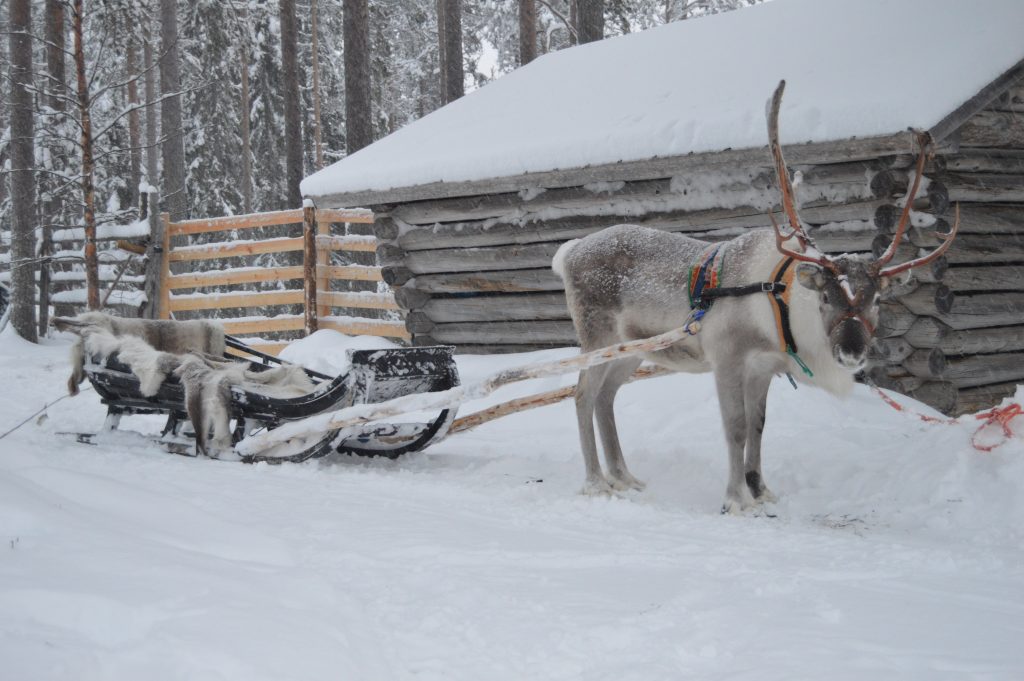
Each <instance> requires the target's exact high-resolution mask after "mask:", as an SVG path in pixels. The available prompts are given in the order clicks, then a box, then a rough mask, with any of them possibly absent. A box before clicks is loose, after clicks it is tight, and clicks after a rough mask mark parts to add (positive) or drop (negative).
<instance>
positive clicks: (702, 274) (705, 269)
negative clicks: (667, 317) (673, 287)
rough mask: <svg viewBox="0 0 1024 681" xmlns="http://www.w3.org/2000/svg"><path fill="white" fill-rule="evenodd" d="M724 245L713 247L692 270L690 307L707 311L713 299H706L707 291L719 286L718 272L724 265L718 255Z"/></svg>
mask: <svg viewBox="0 0 1024 681" xmlns="http://www.w3.org/2000/svg"><path fill="white" fill-rule="evenodd" d="M721 248H722V245H721V244H716V245H715V246H712V247H711V248H709V249H708V250H707V251H705V252H704V255H703V256H701V261H700V265H697V266H695V267H691V268H690V307H692V308H697V309H700V310H704V311H707V309H708V308H710V307H711V303H712V301H713V298H711V297H705V296H704V291H705V289H712V288H715V287H716V286H718V270H719V269H720V268H721V266H722V263H721V260H720V259H719V258H718V253H719V251H720V250H721Z"/></svg>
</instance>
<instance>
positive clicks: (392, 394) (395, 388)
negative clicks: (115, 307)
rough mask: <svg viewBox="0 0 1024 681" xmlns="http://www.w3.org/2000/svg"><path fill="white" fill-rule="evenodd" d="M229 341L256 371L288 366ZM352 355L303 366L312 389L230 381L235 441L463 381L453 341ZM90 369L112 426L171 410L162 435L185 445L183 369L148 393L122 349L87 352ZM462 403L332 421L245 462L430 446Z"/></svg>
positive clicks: (173, 445) (175, 445) (390, 453)
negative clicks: (280, 390) (421, 417)
mask: <svg viewBox="0 0 1024 681" xmlns="http://www.w3.org/2000/svg"><path fill="white" fill-rule="evenodd" d="M225 345H226V347H227V348H228V350H229V351H231V352H232V353H233V354H234V355H236V356H234V357H232V356H231V354H227V353H226V354H225V358H226V359H227V360H230V361H234V362H237V361H238V355H241V356H243V357H244V360H243V361H244V362H245V364H246V367H245V368H246V369H247V370H248V371H249V372H256V373H260V372H266V371H269V370H272V369H274V368H280V367H281V366H282V362H281V361H280V360H279V359H277V358H276V357H273V356H271V355H267V354H265V353H262V352H259V351H257V350H255V349H253V348H250V347H248V346H246V345H245V344H244V343H241V342H240V341H239V340H237V339H235V338H232V337H230V336H227V337H225ZM349 355H350V359H351V366H350V369H349V370H348V371H347V372H345V373H344V374H342V375H340V376H337V377H334V378H332V377H330V376H326V375H324V374H321V373H318V372H315V371H310V370H303V371H304V373H305V374H306V376H308V377H309V378H310V379H311V380H312V381H313V383H314V384H315V389H314V390H312V391H311V392H309V393H307V394H302V395H298V396H293V397H281V396H274V395H273V394H268V392H267V391H263V390H259V389H257V388H254V387H252V386H250V385H249V384H248V383H246V384H242V385H230V386H228V387H227V389H228V390H229V391H230V396H229V400H228V406H227V410H228V414H229V417H230V420H231V423H232V424H233V425H232V426H231V428H232V432H231V445H232V446H234V445H237V444H238V443H239V442H241V441H242V440H244V439H245V438H247V437H249V436H251V435H254V434H259V433H265V432H267V431H269V430H272V429H274V428H277V427H279V426H280V425H282V424H283V423H287V422H291V421H298V420H301V419H305V418H308V417H310V416H314V415H316V414H319V413H321V412H324V411H330V410H336V409H340V408H344V407H349V406H353V405H359V404H374V403H378V402H384V401H387V400H391V399H394V398H396V397H402V396H405V395H413V394H418V393H424V392H435V391H442V390H448V389H450V388H452V387H454V386H457V385H458V384H459V378H458V372H457V370H456V368H455V363H454V361H453V359H452V348H450V347H446V346H438V347H422V348H397V349H388V350H355V351H349ZM218 359H219V358H218ZM83 369H84V373H85V377H86V378H87V379H88V380H89V382H90V383H91V384H92V385H93V387H94V389H95V390H96V392H97V393H98V394H99V396H100V398H101V399H102V401H103V403H104V404H106V405H107V421H106V428H108V429H115V428H117V426H118V423H119V421H120V419H121V417H122V416H124V415H130V414H167V423H166V425H165V426H164V429H163V433H162V436H161V437H162V440H163V441H164V444H166V445H168V446H169V448H170V449H172V450H173V451H176V452H177V453H181V449H182V447H181V443H182V442H183V441H186V440H184V438H185V437H187V436H188V429H187V428H185V427H184V426H186V424H188V423H189V415H188V413H187V405H186V390H185V386H184V385H183V383H182V381H181V380H180V379H179V378H178V377H176V376H175V375H174V374H173V373H169V374H168V375H167V376H166V378H164V379H163V381H162V382H161V383H160V385H159V388H158V389H157V391H156V393H155V394H153V395H150V396H146V395H144V394H143V392H142V390H141V389H140V379H139V378H138V376H136V374H135V373H134V372H133V371H132V369H131V368H130V367H129V366H128V365H127V364H125V363H124V362H122V361H121V358H120V357H119V356H118V354H117V353H116V352H115V353H111V354H108V355H106V356H102V355H95V354H89V353H86V357H85V362H84V365H83ZM455 411H456V410H455V409H454V408H451V409H442V410H440V412H439V413H438V414H437V416H436V417H434V418H433V419H432V420H429V421H426V422H406V421H403V422H400V423H380V422H374V423H365V424H360V425H356V426H354V427H347V428H339V429H331V430H327V431H325V432H321V433H318V434H317V436H316V437H314V438H310V439H308V440H306V441H304V442H303V443H301V445H300V446H294V445H293V446H292V447H291V448H275V449H273V451H272V452H262V451H256V452H251V451H250V453H247V454H245V455H243V456H241V459H242V460H243V461H246V462H256V461H275V462H277V461H304V460H306V459H310V458H316V457H320V456H324V455H327V454H330V453H333V452H339V453H352V454H359V455H364V456H385V457H390V458H394V457H397V456H400V455H402V454H405V453H407V452H413V451H418V450H420V449H423V448H424V447H426V446H427V445H429V444H430V443H432V442H434V441H436V440H438V439H440V438H442V437H444V435H445V434H446V433H447V431H448V428H449V426H450V425H451V423H452V421H453V420H454V418H455Z"/></svg>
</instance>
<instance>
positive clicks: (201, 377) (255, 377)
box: [174, 355, 316, 455]
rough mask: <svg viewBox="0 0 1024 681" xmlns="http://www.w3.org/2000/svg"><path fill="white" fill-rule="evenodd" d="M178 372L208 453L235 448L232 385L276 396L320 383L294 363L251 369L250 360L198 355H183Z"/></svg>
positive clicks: (198, 437)
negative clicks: (221, 360)
mask: <svg viewBox="0 0 1024 681" xmlns="http://www.w3.org/2000/svg"><path fill="white" fill-rule="evenodd" d="M179 359H180V361H179V363H178V366H177V367H175V369H174V374H175V375H176V376H177V377H178V378H179V380H180V381H181V383H182V385H184V386H185V410H186V411H187V412H188V417H189V420H190V421H191V422H192V428H193V430H194V431H195V434H196V447H197V449H198V450H199V451H200V452H201V453H203V454H207V455H216V453H218V452H222V451H226V450H228V449H231V430H230V424H229V421H230V418H231V410H230V405H231V388H232V386H239V387H242V388H244V389H245V390H247V391H249V392H255V393H261V394H264V395H271V396H274V397H298V396H299V395H306V394H308V393H311V392H313V391H314V390H315V389H316V384H314V383H313V381H312V379H310V378H309V376H308V375H307V374H306V372H305V371H303V370H302V367H299V366H296V365H294V364H284V365H281V366H279V367H274V368H273V369H267V370H265V371H251V370H250V369H249V368H248V362H224V363H214V362H210V361H209V360H208V359H206V358H204V357H199V356H197V355H183V356H181V357H180V358H179Z"/></svg>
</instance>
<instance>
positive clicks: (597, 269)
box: [553, 81, 960, 514]
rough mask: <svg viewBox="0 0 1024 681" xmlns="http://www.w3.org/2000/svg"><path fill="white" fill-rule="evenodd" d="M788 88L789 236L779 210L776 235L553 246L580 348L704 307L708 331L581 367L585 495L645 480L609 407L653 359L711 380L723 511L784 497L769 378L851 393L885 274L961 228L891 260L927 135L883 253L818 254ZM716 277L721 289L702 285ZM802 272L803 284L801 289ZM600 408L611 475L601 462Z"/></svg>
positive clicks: (636, 231)
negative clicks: (799, 188)
mask: <svg viewBox="0 0 1024 681" xmlns="http://www.w3.org/2000/svg"><path fill="white" fill-rule="evenodd" d="M784 88H785V81H782V82H780V83H779V85H778V87H777V89H776V90H775V93H774V95H773V96H772V98H771V100H770V102H769V109H768V115H767V118H768V138H769V148H770V150H771V156H772V160H773V165H774V167H775V173H776V176H777V179H778V184H779V190H780V193H781V199H782V201H781V203H782V207H783V209H784V211H785V213H786V216H787V217H788V219H789V230H788V231H784V229H783V228H781V227H780V226H779V224H778V223H777V222H776V221H775V217H774V216H773V215H772V214H771V213H769V217H770V218H771V222H772V226H773V230H767V229H765V230H757V231H751V232H748V233H746V234H743V235H742V236H739V237H737V238H735V239H732V240H730V241H726V242H724V243H722V244H713V243H709V242H706V241H700V240H697V239H692V238H689V237H686V236H682V235H679V234H673V233H668V232H663V231H660V230H656V229H650V228H647V227H641V226H637V225H618V226H615V227H609V228H608V229H605V230H602V231H600V232H596V233H594V234H591V235H589V236H587V237H584V238H583V239H576V240H573V241H570V242H568V243H566V244H565V245H563V246H562V247H561V248H560V249H559V250H558V252H557V253H556V254H555V257H554V261H553V268H554V270H555V272H556V273H557V274H558V275H559V276H560V277H561V278H562V279H563V281H564V282H565V293H566V299H567V302H568V305H569V311H570V314H571V316H572V320H573V324H574V325H575V327H576V332H577V334H578V336H579V340H580V345H581V348H582V351H583V352H587V351H590V350H594V349H596V348H600V347H604V346H607V345H612V344H614V343H621V342H626V341H630V340H636V339H640V338H646V337H649V336H654V335H656V334H660V333H663V332H666V331H669V330H672V329H675V328H679V327H680V326H682V325H683V324H684V323H690V322H691V321H692V320H693V319H694V318H695V317H699V316H700V315H701V314H702V313H703V312H704V311H706V312H707V315H706V316H705V317H703V319H702V320H701V322H700V326H699V328H700V330H699V332H698V333H696V334H694V335H692V336H690V337H688V338H687V339H686V340H683V341H680V342H678V343H676V344H674V345H672V346H670V347H668V348H666V349H664V350H660V351H657V352H652V353H647V354H642V355H639V356H633V357H627V358H624V359H619V360H616V361H613V362H610V363H607V364H603V365H599V366H595V367H592V368H589V369H586V370H584V371H582V372H581V373H580V379H579V383H578V386H577V388H576V394H575V397H576V416H577V421H578V425H579V434H580V444H581V446H582V449H583V461H584V464H585V467H586V480H585V483H584V488H583V493H585V494H608V493H611V492H612V490H629V489H636V490H641V489H643V487H644V484H643V483H642V482H640V481H639V480H637V479H636V478H635V477H633V475H632V474H631V473H630V472H629V469H628V468H627V467H626V462H625V460H624V459H623V456H622V448H621V446H620V444H619V437H618V432H617V428H616V425H615V414H614V409H613V405H614V401H615V395H616V393H617V392H618V390H619V388H620V387H621V386H622V384H623V383H624V382H625V381H626V380H627V379H628V378H629V377H630V375H632V374H633V372H634V371H635V370H636V369H637V367H639V366H640V364H641V362H642V360H644V359H646V360H648V361H650V362H653V363H655V364H657V365H660V366H663V367H666V368H668V369H671V370H674V371H680V372H689V373H703V372H708V371H710V372H713V373H714V375H715V385H716V388H717V392H718V401H719V406H720V409H721V414H722V423H723V426H724V428H725V435H726V442H727V446H728V450H729V482H728V485H727V486H726V492H725V502H724V504H723V507H722V512H723V513H731V514H739V513H741V512H743V511H744V510H747V509H750V508H752V507H754V506H755V505H757V504H760V503H761V502H764V501H775V500H776V497H775V495H774V494H772V492H771V491H770V490H769V489H768V487H767V486H766V485H765V482H764V478H763V476H762V474H761V435H762V432H763V430H764V422H765V403H766V400H767V396H768V387H769V384H770V383H771V380H772V377H773V376H775V375H777V374H783V373H788V374H790V376H795V377H796V378H797V379H798V380H800V381H802V382H804V383H808V384H811V385H815V386H818V387H820V388H823V389H825V390H827V391H828V392H830V393H833V394H836V395H840V396H841V395H844V394H846V393H848V392H849V391H850V390H851V389H852V386H853V375H854V374H855V373H856V372H857V371H859V370H860V369H861V368H863V366H864V364H865V359H866V355H867V352H868V347H869V346H870V345H871V342H872V338H873V336H874V332H875V327H876V325H877V323H878V309H879V308H878V301H879V297H880V294H881V293H882V291H883V290H884V289H885V288H886V286H887V285H888V283H889V280H890V278H892V277H893V276H895V275H897V274H899V273H901V272H905V271H907V270H909V269H911V268H914V267H918V266H921V265H924V264H926V263H928V262H930V261H932V260H934V259H936V258H938V257H939V256H940V255H942V254H943V253H944V252H945V251H946V250H947V249H948V248H949V246H950V244H951V243H952V242H953V239H954V237H955V236H956V233H957V229H958V228H959V224H960V215H959V207H958V208H957V211H956V219H955V221H954V224H953V227H952V229H951V230H950V231H949V233H948V234H940V235H938V236H940V237H942V238H943V241H942V243H941V244H940V245H939V247H938V248H936V249H935V250H934V251H932V252H931V253H930V254H927V255H924V256H922V257H919V258H916V259H913V260H910V261H908V262H904V263H901V264H898V265H889V264H888V263H889V261H890V260H892V258H893V256H894V255H895V253H896V249H897V247H898V246H899V243H900V240H901V239H902V238H903V234H904V232H905V231H906V228H907V223H908V221H909V218H910V213H911V203H912V201H913V198H914V196H915V195H916V193H917V190H918V187H919V186H920V182H921V176H922V174H923V172H924V163H925V159H926V157H927V149H928V144H927V138H926V137H925V136H923V135H922V137H921V138H920V139H919V141H920V142H921V150H920V155H919V157H918V159H917V165H916V174H915V177H914V180H913V183H912V186H911V188H910V190H909V193H908V194H907V197H906V199H905V205H904V207H903V211H902V214H901V216H900V220H899V223H898V225H897V227H896V229H895V233H894V236H893V239H892V242H891V243H890V245H889V247H888V248H887V249H886V251H885V252H884V253H883V254H882V255H881V256H880V257H878V258H877V259H874V260H873V259H871V258H868V257H861V256H855V255H846V254H844V255H840V256H828V255H824V254H822V253H821V252H820V251H818V250H817V248H815V245H814V241H813V240H812V238H811V237H810V235H809V234H808V232H807V230H806V229H805V228H804V226H803V224H802V223H801V221H800V218H799V217H798V215H797V210H796V205H795V200H794V193H793V186H792V184H791V182H790V179H789V171H788V169H787V167H786V162H785V160H784V159H783V156H782V148H781V146H780V144H779V134H778V117H779V106H780V104H781V101H782V93H783V90H784ZM773 232H774V233H773ZM716 277H717V283H718V284H719V285H718V286H716V287H711V286H702V284H705V283H707V280H708V279H712V278H716ZM794 279H795V280H796V282H798V283H799V284H800V285H799V286H795V285H793V280H794ZM712 283H714V282H712ZM712 301H714V307H713V308H712V307H710V304H711V302H712ZM595 415H596V420H597V424H598V427H599V430H600V435H601V442H602V445H603V449H604V458H605V464H606V466H607V475H605V473H604V472H603V471H602V469H601V464H600V463H599V461H598V457H597V445H596V442H595V438H594V419H595ZM744 453H745V456H744Z"/></svg>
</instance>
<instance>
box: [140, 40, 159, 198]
mask: <svg viewBox="0 0 1024 681" xmlns="http://www.w3.org/2000/svg"><path fill="white" fill-rule="evenodd" d="M142 64H143V67H144V68H145V69H146V80H145V87H146V104H147V106H146V182H148V183H149V184H150V185H152V186H156V184H157V183H158V182H159V181H160V179H159V178H160V159H159V157H158V156H157V154H159V153H160V150H159V148H158V146H157V145H158V140H157V134H158V132H157V120H156V104H155V102H156V97H157V93H156V89H157V88H156V69H155V68H153V31H152V30H151V29H150V23H149V22H146V25H145V26H143V27H142ZM149 211H150V212H157V207H156V206H150V207H149Z"/></svg>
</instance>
